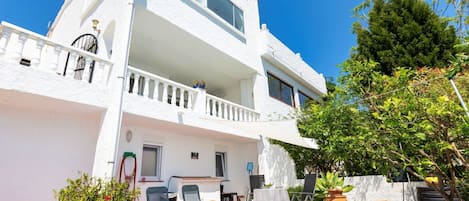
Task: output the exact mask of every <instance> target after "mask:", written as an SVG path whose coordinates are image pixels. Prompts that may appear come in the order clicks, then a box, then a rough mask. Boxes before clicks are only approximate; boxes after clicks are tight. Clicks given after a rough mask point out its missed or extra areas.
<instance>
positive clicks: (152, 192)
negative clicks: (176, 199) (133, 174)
mask: <svg viewBox="0 0 469 201" xmlns="http://www.w3.org/2000/svg"><path fill="white" fill-rule="evenodd" d="M146 194H147V201H169V199H168V188H166V187H165V186H158V187H149V188H147V191H146Z"/></svg>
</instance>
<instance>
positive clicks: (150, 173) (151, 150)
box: [141, 144, 162, 180]
mask: <svg viewBox="0 0 469 201" xmlns="http://www.w3.org/2000/svg"><path fill="white" fill-rule="evenodd" d="M161 150H162V147H161V146H156V145H147V144H145V145H143V153H142V172H141V176H142V177H144V178H145V180H159V179H160V176H161Z"/></svg>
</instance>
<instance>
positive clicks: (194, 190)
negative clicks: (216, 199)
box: [182, 185, 200, 201]
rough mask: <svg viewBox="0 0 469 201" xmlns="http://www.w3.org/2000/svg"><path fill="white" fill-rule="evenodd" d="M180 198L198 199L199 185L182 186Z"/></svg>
mask: <svg viewBox="0 0 469 201" xmlns="http://www.w3.org/2000/svg"><path fill="white" fill-rule="evenodd" d="M182 199H183V200H184V201H200V193H199V186H197V185H184V186H182Z"/></svg>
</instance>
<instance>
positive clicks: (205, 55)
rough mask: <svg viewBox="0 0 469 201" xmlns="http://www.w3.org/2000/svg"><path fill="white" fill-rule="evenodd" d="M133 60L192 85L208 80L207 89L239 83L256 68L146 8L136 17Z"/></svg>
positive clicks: (145, 68)
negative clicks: (246, 64) (196, 81)
mask: <svg viewBox="0 0 469 201" xmlns="http://www.w3.org/2000/svg"><path fill="white" fill-rule="evenodd" d="M130 64H131V65H132V66H134V67H136V68H140V69H142V70H145V71H151V72H152V73H154V74H157V75H160V76H163V77H166V78H169V79H171V80H174V81H177V82H180V83H183V84H186V85H189V86H190V85H192V83H193V81H194V80H204V81H206V83H207V89H208V90H209V91H210V90H219V89H223V88H230V87H239V81H240V80H241V79H248V78H250V77H251V75H252V74H253V73H254V70H252V69H250V68H249V67H248V66H245V65H244V64H242V63H241V62H239V61H238V60H236V59H234V58H233V57H231V56H229V55H227V54H225V53H223V52H222V51H219V50H218V49H216V48H214V47H213V46H211V45H210V44H208V43H206V42H204V41H203V40H201V39H199V38H197V37H195V36H194V35H192V34H190V33H188V32H186V31H185V30H183V29H181V28H179V27H177V26H176V25H174V24H172V23H170V22H168V21H167V20H165V19H163V18H162V17H160V16H157V15H155V14H153V13H151V12H149V11H147V10H145V9H141V8H139V9H137V10H136V14H135V18H134V27H133V34H132V46H131V49H130Z"/></svg>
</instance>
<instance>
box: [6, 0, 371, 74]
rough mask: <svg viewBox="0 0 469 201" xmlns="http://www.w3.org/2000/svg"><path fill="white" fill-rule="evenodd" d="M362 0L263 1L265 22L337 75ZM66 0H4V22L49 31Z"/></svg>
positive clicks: (317, 64) (323, 70) (318, 68)
mask: <svg viewBox="0 0 469 201" xmlns="http://www.w3.org/2000/svg"><path fill="white" fill-rule="evenodd" d="M360 2H362V0H327V1H313V0H259V9H260V14H261V23H266V24H267V26H268V28H269V29H270V31H271V32H272V33H273V34H274V35H276V36H277V38H279V39H280V40H281V41H282V42H283V43H285V44H286V45H287V46H289V47H290V48H291V49H292V50H293V51H294V52H299V53H301V55H302V57H303V59H304V60H305V61H306V62H307V63H309V64H310V65H311V66H313V68H314V69H315V70H316V71H318V72H319V73H323V74H324V75H326V76H333V77H337V76H338V74H339V69H338V68H337V67H336V66H337V64H339V63H342V62H343V61H344V60H345V59H347V58H348V56H349V52H350V48H351V47H352V46H354V45H355V44H356V41H355V36H354V35H353V34H352V32H351V25H352V22H353V21H354V19H353V18H352V9H353V7H355V6H356V5H358V4H359V3H360ZM62 3H63V0H0V21H7V22H10V23H13V24H16V25H18V26H21V27H24V28H27V29H29V30H32V31H34V32H37V33H40V34H45V33H46V32H47V24H48V22H49V21H50V22H52V21H53V20H54V18H55V15H56V14H57V12H58V10H59V9H60V6H61V5H62Z"/></svg>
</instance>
